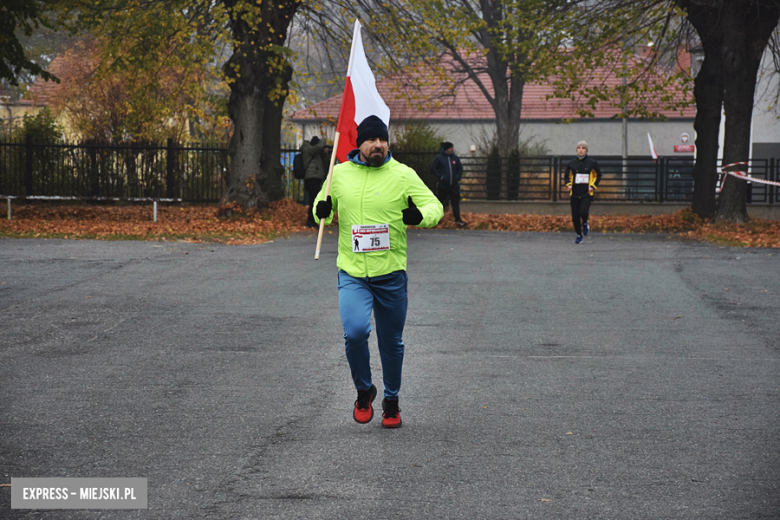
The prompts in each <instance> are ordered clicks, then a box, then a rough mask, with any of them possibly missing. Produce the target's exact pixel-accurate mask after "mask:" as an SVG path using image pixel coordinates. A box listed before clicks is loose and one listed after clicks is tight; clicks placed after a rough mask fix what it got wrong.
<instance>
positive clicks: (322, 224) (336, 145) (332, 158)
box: [311, 132, 339, 260]
mask: <svg viewBox="0 0 780 520" xmlns="http://www.w3.org/2000/svg"><path fill="white" fill-rule="evenodd" d="M338 149H339V133H338V132H336V137H334V138H333V148H332V151H331V154H330V166H328V182H327V183H325V198H324V199H322V200H325V201H327V200H328V195H330V182H331V180H333V165H334V164H336V151H337V150H338ZM311 205H312V208H311V210H312V213H315V214H316V211H317V208H315V207H314V201H313V200H312V201H311ZM323 231H325V219H324V218H321V219H320V232H319V234H318V235H317V250H316V251H315V252H314V259H315V260H319V259H320V247H321V246H322V233H323Z"/></svg>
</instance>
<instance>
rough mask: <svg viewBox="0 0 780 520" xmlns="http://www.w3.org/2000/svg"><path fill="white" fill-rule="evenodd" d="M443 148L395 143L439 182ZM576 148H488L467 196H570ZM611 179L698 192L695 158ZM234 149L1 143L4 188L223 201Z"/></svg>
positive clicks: (660, 195) (300, 193) (629, 186)
mask: <svg viewBox="0 0 780 520" xmlns="http://www.w3.org/2000/svg"><path fill="white" fill-rule="evenodd" d="M295 153H297V150H292V149H286V150H282V154H281V157H280V161H281V164H282V166H283V167H284V171H285V174H284V178H283V184H284V187H285V192H286V195H287V197H289V198H292V199H294V200H297V201H299V202H301V203H306V202H308V196H307V194H305V192H304V190H303V182H302V181H299V180H297V179H295V178H294V177H293V175H292V160H293V157H294V155H295ZM435 156H436V154H435V153H431V152H404V151H396V152H394V157H395V158H396V159H398V160H399V161H401V162H403V163H404V164H407V165H409V166H411V167H412V168H414V169H415V171H417V173H418V175H420V177H421V178H422V179H423V181H424V182H425V183H426V184H427V185H428V186H429V187H430V188H431V189H435V185H436V179H435V178H434V177H433V175H432V174H431V173H430V165H431V163H432V162H433V159H434V157H435ZM571 159H573V157H557V156H547V157H523V158H521V159H520V161H519V163H517V162H516V163H514V164H510V163H508V162H507V161H506V160H504V162H503V163H500V164H498V165H497V166H495V165H494V167H492V168H488V158H487V157H472V156H465V157H461V161H462V163H463V170H464V172H463V180H462V182H461V191H462V196H463V198H464V199H465V200H510V201H511V200H526V201H553V202H554V201H558V200H565V199H566V198H567V194H566V193H565V188H564V186H565V184H566V182H567V181H568V180H567V179H565V178H564V175H565V169H566V164H567V163H568V162H569V161H570V160H571ZM596 159H597V160H598V161H599V164H600V166H601V171H602V173H603V178H602V181H601V184H600V185H599V190H598V196H599V199H600V200H614V201H637V202H639V201H644V202H651V201H652V202H667V201H671V202H687V201H690V200H691V199H692V195H693V164H694V163H693V159H692V158H671V157H660V158H659V159H658V160H653V159H650V158H647V157H630V158H628V159H625V160H624V159H622V158H620V157H596ZM778 163H780V161H778V160H777V159H756V160H752V161H750V163H749V173H750V175H752V176H753V177H757V178H761V179H767V180H771V181H777V180H778V178H780V171H778V170H780V164H778ZM227 167H228V153H227V149H226V148H221V147H208V146H180V145H177V144H175V143H173V141H171V140H169V141H168V143H167V144H166V145H164V146H154V145H124V146H122V145H120V146H109V145H97V144H78V145H74V144H40V143H35V142H33V141H32V140H27V141H26V142H15V143H14V142H10V143H0V197H2V196H15V197H36V196H42V197H72V198H96V199H100V198H116V199H126V200H132V199H172V200H182V201H188V202H217V201H219V200H220V199H221V197H222V194H223V193H224V189H225V174H226V172H227ZM748 202H750V203H760V204H774V203H778V202H780V188H776V187H773V186H768V185H766V184H759V183H755V184H753V185H751V186H750V190H749V198H748Z"/></svg>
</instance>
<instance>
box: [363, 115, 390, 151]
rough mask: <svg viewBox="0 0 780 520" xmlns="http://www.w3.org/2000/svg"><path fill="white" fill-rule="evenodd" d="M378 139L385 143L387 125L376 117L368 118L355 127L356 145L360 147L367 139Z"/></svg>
mask: <svg viewBox="0 0 780 520" xmlns="http://www.w3.org/2000/svg"><path fill="white" fill-rule="evenodd" d="M376 137H380V138H382V139H384V140H385V141H387V139H388V137H387V125H386V124H385V122H384V121H382V120H381V119H379V118H378V117H377V116H368V117H367V118H365V119H364V120H363V122H361V123H360V124H359V125H358V127H357V145H358V148H360V145H361V144H363V143H364V142H365V141H368V140H369V139H374V138H376Z"/></svg>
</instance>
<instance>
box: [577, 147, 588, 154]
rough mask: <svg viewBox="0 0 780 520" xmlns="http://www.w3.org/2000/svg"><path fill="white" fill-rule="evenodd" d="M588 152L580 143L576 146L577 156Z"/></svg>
mask: <svg viewBox="0 0 780 520" xmlns="http://www.w3.org/2000/svg"><path fill="white" fill-rule="evenodd" d="M587 153H588V149H587V148H585V147H584V146H582V145H579V146H577V155H578V156H579V157H584V156H585V155H586V154H587Z"/></svg>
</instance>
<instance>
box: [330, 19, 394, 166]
mask: <svg viewBox="0 0 780 520" xmlns="http://www.w3.org/2000/svg"><path fill="white" fill-rule="evenodd" d="M360 27H361V26H360V22H359V21H357V20H355V30H354V33H353V34H352V50H351V51H350V54H349V67H348V68H347V83H346V85H345V86H344V96H343V97H342V98H341V110H340V111H339V121H338V124H337V125H336V131H337V132H338V133H339V134H340V136H339V143H338V149H337V150H336V157H337V158H338V160H339V161H340V162H347V154H348V153H349V152H351V151H352V150H354V149H355V148H357V127H358V125H359V124H360V123H361V121H363V120H364V119H365V118H367V117H368V116H377V117H378V118H379V119H381V120H382V121H384V122H385V124H386V125H388V126H389V125H390V109H389V108H387V105H386V104H385V102H384V100H382V96H380V95H379V91H377V89H376V80H375V79H374V74H373V73H372V72H371V67H369V66H368V60H367V59H366V53H365V51H364V50H363V40H362V38H361V36H360Z"/></svg>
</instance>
